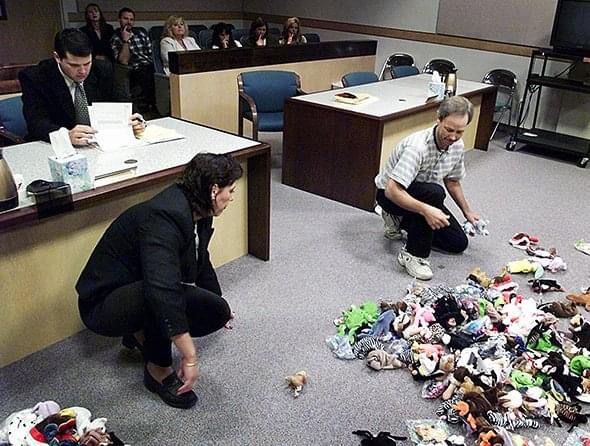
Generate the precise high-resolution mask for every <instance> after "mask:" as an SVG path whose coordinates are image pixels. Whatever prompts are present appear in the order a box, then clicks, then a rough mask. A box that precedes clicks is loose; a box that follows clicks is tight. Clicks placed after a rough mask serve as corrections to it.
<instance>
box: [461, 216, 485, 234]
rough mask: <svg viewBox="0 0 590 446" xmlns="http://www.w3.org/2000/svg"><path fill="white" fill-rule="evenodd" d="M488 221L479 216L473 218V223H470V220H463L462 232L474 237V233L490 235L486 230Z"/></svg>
mask: <svg viewBox="0 0 590 446" xmlns="http://www.w3.org/2000/svg"><path fill="white" fill-rule="evenodd" d="M487 225H488V221H487V220H484V219H483V218H480V219H479V220H475V223H471V222H470V221H467V220H466V221H464V222H463V225H462V226H463V232H465V234H467V235H469V236H470V237H474V236H476V235H484V236H487V235H490V231H488V230H487Z"/></svg>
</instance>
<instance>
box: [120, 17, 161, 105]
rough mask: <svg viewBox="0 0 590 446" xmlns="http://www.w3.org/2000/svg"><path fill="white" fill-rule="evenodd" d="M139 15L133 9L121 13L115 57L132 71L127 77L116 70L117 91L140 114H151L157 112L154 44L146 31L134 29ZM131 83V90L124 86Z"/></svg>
mask: <svg viewBox="0 0 590 446" xmlns="http://www.w3.org/2000/svg"><path fill="white" fill-rule="evenodd" d="M134 24H135V12H133V10H132V9H130V8H122V9H121V10H119V25H120V28H118V29H117V30H116V31H115V34H113V37H112V38H111V48H112V50H113V57H114V59H115V62H116V63H117V64H120V65H123V66H125V67H127V68H128V69H129V71H128V72H127V71H125V73H126V74H125V76H123V78H120V77H119V75H118V74H117V73H121V70H119V69H118V68H117V67H116V68H115V74H116V75H115V78H116V81H115V82H116V85H115V86H116V87H117V89H118V90H119V91H120V93H118V94H119V95H121V96H127V99H128V100H132V101H133V103H134V105H135V106H136V108H137V110H138V111H139V112H140V113H147V114H151V113H154V114H155V115H157V112H156V111H155V102H156V97H155V86H154V62H153V59H152V44H151V41H150V38H149V36H148V34H147V32H146V30H145V29H143V28H136V27H134ZM126 82H128V83H129V85H128V88H126V87H124V86H123V85H122V84H125V83H126Z"/></svg>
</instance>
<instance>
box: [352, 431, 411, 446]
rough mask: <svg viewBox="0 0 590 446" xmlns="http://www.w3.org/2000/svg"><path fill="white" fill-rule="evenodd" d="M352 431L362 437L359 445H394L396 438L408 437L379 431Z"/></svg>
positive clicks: (405, 438) (403, 438)
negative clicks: (373, 432) (374, 432)
mask: <svg viewBox="0 0 590 446" xmlns="http://www.w3.org/2000/svg"><path fill="white" fill-rule="evenodd" d="M352 433H353V434H354V435H358V436H359V437H362V438H363V439H362V440H361V446H396V445H397V443H396V440H407V439H408V437H400V436H397V435H391V434H390V433H389V432H379V433H378V434H377V435H373V434H372V433H371V432H369V431H366V430H358V431H353V432H352Z"/></svg>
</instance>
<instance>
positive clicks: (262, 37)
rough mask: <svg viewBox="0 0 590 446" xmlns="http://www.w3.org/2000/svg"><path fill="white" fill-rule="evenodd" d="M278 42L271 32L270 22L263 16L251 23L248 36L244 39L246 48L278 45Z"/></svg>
mask: <svg viewBox="0 0 590 446" xmlns="http://www.w3.org/2000/svg"><path fill="white" fill-rule="evenodd" d="M278 44H279V41H278V39H277V38H276V37H275V36H273V35H272V34H269V32H268V23H266V21H265V20H264V19H263V18H262V17H258V18H257V19H256V20H254V21H253V22H252V23H251V24H250V33H249V34H248V38H247V39H245V40H244V41H243V46H244V47H245V48H262V47H266V46H278Z"/></svg>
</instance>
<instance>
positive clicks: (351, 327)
mask: <svg viewBox="0 0 590 446" xmlns="http://www.w3.org/2000/svg"><path fill="white" fill-rule="evenodd" d="M378 317H379V307H377V304H376V303H375V302H371V301H368V302H365V303H363V304H362V305H360V306H359V307H357V306H355V305H351V307H350V309H349V310H348V311H345V312H344V313H343V314H342V324H341V325H340V326H339V327H338V331H337V333H338V335H339V336H344V335H347V336H348V340H349V341H350V343H351V344H354V342H355V341H356V335H357V333H358V332H360V331H361V330H362V329H363V328H365V327H370V326H371V325H372V324H373V323H374V322H375V321H376V320H377V318H378Z"/></svg>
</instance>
